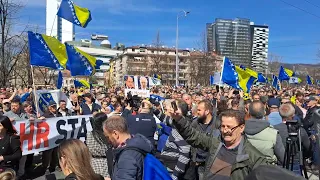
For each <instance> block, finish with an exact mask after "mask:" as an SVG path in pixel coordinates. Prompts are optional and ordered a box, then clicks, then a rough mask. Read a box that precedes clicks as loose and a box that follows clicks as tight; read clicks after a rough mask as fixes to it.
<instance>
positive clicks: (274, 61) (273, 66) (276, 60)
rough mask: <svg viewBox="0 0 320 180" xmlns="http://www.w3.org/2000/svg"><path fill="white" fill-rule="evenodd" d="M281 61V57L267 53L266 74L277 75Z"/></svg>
mask: <svg viewBox="0 0 320 180" xmlns="http://www.w3.org/2000/svg"><path fill="white" fill-rule="evenodd" d="M282 61H283V57H282V56H279V55H276V54H272V53H270V54H269V58H268V64H269V65H268V69H269V70H268V72H269V73H268V74H270V77H271V76H272V75H273V74H274V75H277V74H278V72H279V69H280V66H281V63H282Z"/></svg>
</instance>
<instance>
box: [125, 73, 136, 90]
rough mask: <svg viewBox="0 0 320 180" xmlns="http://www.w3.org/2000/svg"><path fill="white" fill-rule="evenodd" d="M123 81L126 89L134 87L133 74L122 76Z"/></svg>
mask: <svg viewBox="0 0 320 180" xmlns="http://www.w3.org/2000/svg"><path fill="white" fill-rule="evenodd" d="M124 82H125V86H126V88H127V89H134V76H124Z"/></svg>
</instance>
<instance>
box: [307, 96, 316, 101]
mask: <svg viewBox="0 0 320 180" xmlns="http://www.w3.org/2000/svg"><path fill="white" fill-rule="evenodd" d="M308 101H317V99H316V98H315V97H314V96H310V97H309V99H308Z"/></svg>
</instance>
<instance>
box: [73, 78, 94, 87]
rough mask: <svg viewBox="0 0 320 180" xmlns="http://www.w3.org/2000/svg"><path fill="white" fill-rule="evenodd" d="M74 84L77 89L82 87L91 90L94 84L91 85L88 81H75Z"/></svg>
mask: <svg viewBox="0 0 320 180" xmlns="http://www.w3.org/2000/svg"><path fill="white" fill-rule="evenodd" d="M73 83H74V87H75V88H81V87H86V88H90V89H91V88H92V84H90V83H89V82H88V81H86V80H84V79H80V80H74V81H73Z"/></svg>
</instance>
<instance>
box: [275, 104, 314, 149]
mask: <svg viewBox="0 0 320 180" xmlns="http://www.w3.org/2000/svg"><path fill="white" fill-rule="evenodd" d="M279 113H280V115H281V117H282V123H281V124H277V125H275V126H274V128H275V129H277V130H278V131H279V134H280V136H281V138H282V143H283V145H284V146H285V147H286V142H287V138H288V137H289V132H288V126H287V125H286V122H287V121H294V116H295V109H294V107H293V105H292V104H290V103H285V104H282V105H281V106H280V108H279ZM292 123H293V125H294V124H295V125H296V126H299V124H298V122H297V121H295V122H292ZM299 129H300V132H301V142H302V145H303V147H304V151H305V152H308V151H309V150H310V148H311V146H310V145H311V143H310V140H309V137H308V134H307V132H306V130H305V129H304V128H302V127H301V126H300V127H299Z"/></svg>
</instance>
